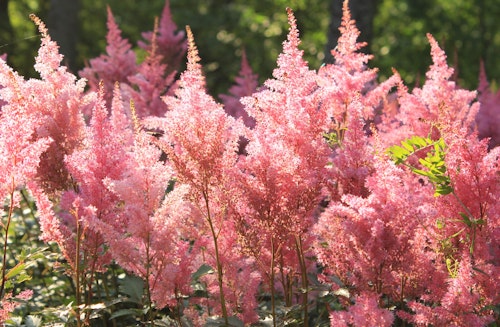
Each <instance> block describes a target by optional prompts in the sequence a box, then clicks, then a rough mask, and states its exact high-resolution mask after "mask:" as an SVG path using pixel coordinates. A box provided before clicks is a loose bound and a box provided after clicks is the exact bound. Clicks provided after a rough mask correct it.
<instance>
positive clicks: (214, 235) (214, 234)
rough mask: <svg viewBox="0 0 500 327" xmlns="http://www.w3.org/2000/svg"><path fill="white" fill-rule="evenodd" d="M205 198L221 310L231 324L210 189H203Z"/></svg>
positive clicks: (225, 321) (226, 320)
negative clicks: (209, 197)
mask: <svg viewBox="0 0 500 327" xmlns="http://www.w3.org/2000/svg"><path fill="white" fill-rule="evenodd" d="M203 198H204V200H205V209H206V213H207V221H208V225H209V226H210V232H211V233H212V238H213V240H214V249H215V261H216V265H217V277H218V281H219V293H220V303H221V311H222V316H223V317H224V323H225V324H226V326H229V319H228V315H227V308H226V299H225V297H224V289H223V285H224V284H223V273H224V272H223V269H222V263H221V261H220V256H219V244H218V242H217V240H218V237H219V236H218V233H217V232H216V231H215V227H214V223H213V220H212V216H211V214H210V205H209V202H208V191H206V190H204V191H203Z"/></svg>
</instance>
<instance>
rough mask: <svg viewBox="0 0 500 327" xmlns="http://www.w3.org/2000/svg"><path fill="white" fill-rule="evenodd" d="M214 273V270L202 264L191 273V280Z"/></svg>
mask: <svg viewBox="0 0 500 327" xmlns="http://www.w3.org/2000/svg"><path fill="white" fill-rule="evenodd" d="M214 272H215V270H214V269H213V268H212V267H210V266H209V265H206V264H203V265H201V267H200V268H198V270H197V271H196V272H194V273H193V276H192V279H193V280H198V279H200V277H202V276H205V275H209V274H210V275H211V274H213V273H214Z"/></svg>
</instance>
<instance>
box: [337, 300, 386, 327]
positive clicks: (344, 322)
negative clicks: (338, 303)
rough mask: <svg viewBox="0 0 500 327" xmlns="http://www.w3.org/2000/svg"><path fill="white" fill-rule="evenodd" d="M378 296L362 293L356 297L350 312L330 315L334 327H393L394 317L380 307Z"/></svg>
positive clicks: (338, 312)
mask: <svg viewBox="0 0 500 327" xmlns="http://www.w3.org/2000/svg"><path fill="white" fill-rule="evenodd" d="M378 300H379V299H378V296H377V295H374V294H373V293H362V294H360V295H358V296H356V297H355V299H354V302H355V304H354V305H352V306H350V307H349V309H348V311H334V312H332V313H330V321H331V324H330V326H332V327H347V326H356V327H371V326H380V327H383V326H387V327H390V326H392V323H393V321H394V316H393V315H392V313H391V312H390V311H389V310H387V309H381V308H380V307H379V306H378Z"/></svg>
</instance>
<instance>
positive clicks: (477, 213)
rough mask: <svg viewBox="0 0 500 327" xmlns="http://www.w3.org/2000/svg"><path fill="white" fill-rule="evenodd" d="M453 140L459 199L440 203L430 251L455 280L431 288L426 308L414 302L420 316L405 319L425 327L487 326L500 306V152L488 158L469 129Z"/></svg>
mask: <svg viewBox="0 0 500 327" xmlns="http://www.w3.org/2000/svg"><path fill="white" fill-rule="evenodd" d="M450 124H451V125H454V124H453V123H452V122H450ZM445 130H446V129H445ZM451 134H453V135H445V136H447V138H448V140H449V141H448V148H447V151H448V152H447V155H446V160H445V162H446V167H447V171H448V172H449V173H448V174H449V177H450V180H451V185H452V186H453V193H452V194H450V195H447V196H440V197H439V198H437V199H436V201H435V202H434V204H433V206H434V207H435V208H434V211H435V212H436V215H435V216H434V219H435V220H436V221H439V225H437V224H431V223H432V221H430V222H429V225H428V230H430V231H432V234H433V236H434V237H433V238H432V241H431V242H429V245H431V244H432V245H431V246H432V247H433V248H434V249H435V250H436V252H437V253H439V254H440V256H441V257H440V261H438V262H441V264H440V265H439V264H438V265H436V266H437V267H440V268H441V269H442V271H445V272H448V273H449V277H448V278H447V280H445V281H443V282H442V284H441V285H440V284H435V283H433V284H432V285H429V287H428V290H427V292H426V295H425V300H426V304H424V303H421V302H419V301H417V300H415V301H411V302H409V307H410V309H411V310H412V311H413V312H414V315H411V316H410V315H403V316H405V317H406V318H407V319H408V320H409V321H410V322H414V323H416V324H421V325H424V324H434V325H457V326H484V325H486V324H487V323H489V322H492V321H493V320H494V319H495V318H494V317H495V314H494V312H493V311H492V310H491V307H492V306H494V305H496V304H497V303H499V301H500V297H499V294H500V285H499V283H498V280H499V278H500V265H499V261H498V254H499V250H498V249H499V248H500V237H499V232H498V231H499V225H500V219H499V217H500V216H499V214H498V213H499V211H500V206H499V203H498V199H497V198H498V194H499V192H500V176H499V166H500V165H499V164H500V150H499V149H498V147H497V148H495V149H493V150H491V151H490V152H488V150H487V141H486V140H483V141H479V140H478V139H477V138H476V137H474V136H475V135H474V134H473V137H470V136H467V133H466V131H464V129H463V128H462V130H458V131H455V132H453V133H451ZM443 263H445V264H443ZM437 304H439V305H437Z"/></svg>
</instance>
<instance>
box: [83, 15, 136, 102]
mask: <svg viewBox="0 0 500 327" xmlns="http://www.w3.org/2000/svg"><path fill="white" fill-rule="evenodd" d="M107 11H108V22H107V27H108V34H107V35H106V41H107V46H106V54H102V55H100V56H99V57H97V58H94V59H90V61H89V66H88V67H85V68H84V69H83V70H81V71H80V76H81V77H83V78H86V79H87V80H88V85H89V86H90V89H91V90H92V91H97V90H98V89H99V83H100V82H101V81H103V82H104V92H105V96H106V98H105V99H106V106H107V107H108V108H109V107H110V104H111V95H112V94H113V89H114V85H115V83H116V82H118V83H127V82H128V77H129V76H131V75H133V74H135V73H136V71H137V65H136V56H135V53H134V51H132V46H131V44H130V43H129V41H128V40H127V39H124V38H122V36H121V30H120V28H119V27H118V25H117V24H116V21H115V19H114V17H113V13H112V12H111V8H110V7H109V6H108V7H107Z"/></svg>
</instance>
